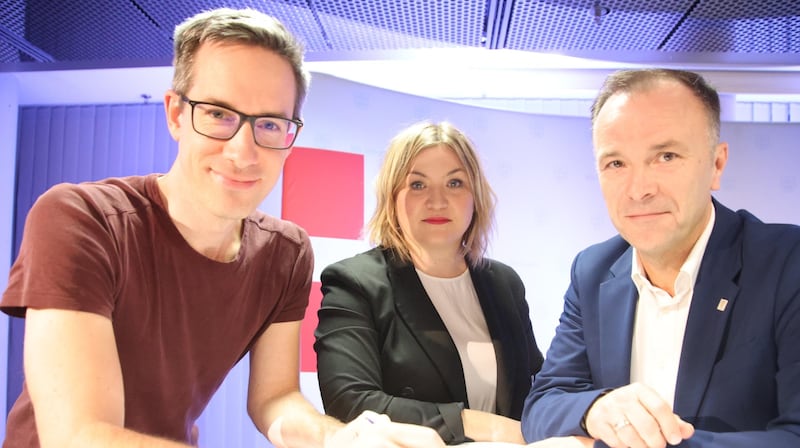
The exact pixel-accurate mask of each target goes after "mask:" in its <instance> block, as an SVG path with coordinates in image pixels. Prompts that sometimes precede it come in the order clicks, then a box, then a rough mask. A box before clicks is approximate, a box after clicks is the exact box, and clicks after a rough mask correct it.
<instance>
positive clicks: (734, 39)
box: [663, 0, 800, 63]
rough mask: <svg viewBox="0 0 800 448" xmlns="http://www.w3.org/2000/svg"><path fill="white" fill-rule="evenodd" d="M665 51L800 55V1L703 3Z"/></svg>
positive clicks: (693, 12)
mask: <svg viewBox="0 0 800 448" xmlns="http://www.w3.org/2000/svg"><path fill="white" fill-rule="evenodd" d="M663 49H664V50H665V51H714V52H734V53H800V1H798V0H761V1H749V2H742V1H713V2H712V1H705V2H699V3H698V5H697V7H695V8H694V9H693V10H692V12H691V14H689V15H688V17H687V19H686V22H685V23H684V24H683V26H681V27H680V28H679V29H677V30H676V32H675V35H674V36H673V37H672V39H670V40H669V41H668V42H667V43H666V45H664V48H663ZM797 61H798V63H800V54H798V59H797Z"/></svg>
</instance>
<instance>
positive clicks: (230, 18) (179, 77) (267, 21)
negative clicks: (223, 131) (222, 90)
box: [172, 8, 311, 119]
mask: <svg viewBox="0 0 800 448" xmlns="http://www.w3.org/2000/svg"><path fill="white" fill-rule="evenodd" d="M173 40H174V41H175V46H174V47H175V55H174V58H173V60H172V64H173V65H174V66H175V73H174V74H173V77H172V89H173V90H174V91H176V92H178V93H180V94H186V93H187V92H188V91H189V89H190V88H191V86H192V68H193V66H194V58H195V55H196V54H197V50H198V49H199V48H200V46H201V45H202V44H204V43H206V42H216V43H223V44H226V43H230V44H247V45H255V46H259V47H262V48H265V49H267V50H270V51H273V52H275V53H277V54H278V55H280V56H281V57H283V58H284V59H286V61H287V62H288V63H289V65H291V67H292V72H294V78H295V85H296V90H295V104H294V113H293V115H294V116H293V117H292V118H295V119H299V118H300V113H301V110H302V108H303V102H304V101H305V98H306V92H307V91H308V85H309V83H310V80H311V75H310V74H309V73H308V71H306V69H305V68H304V66H303V52H304V50H303V45H302V44H301V43H300V42H299V41H298V40H297V39H295V37H294V36H293V35H292V34H291V33H290V32H289V31H288V30H287V29H286V27H284V26H283V24H282V23H281V22H279V21H278V20H277V19H276V18H274V17H272V16H269V15H267V14H264V13H262V12H260V11H256V10H255V9H249V8H245V9H230V8H219V9H214V10H211V11H205V12H202V13H199V14H197V15H195V16H193V17H190V18H188V19H186V20H185V21H184V22H183V23H181V24H179V25H178V26H176V27H175V34H174V36H173ZM253 82H258V80H253Z"/></svg>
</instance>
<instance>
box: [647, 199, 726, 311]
mask: <svg viewBox="0 0 800 448" xmlns="http://www.w3.org/2000/svg"><path fill="white" fill-rule="evenodd" d="M716 215H717V213H716V210H715V209H714V205H713V204H712V205H711V217H710V218H709V219H708V223H706V228H705V229H704V230H703V233H701V234H700V238H698V239H697V242H695V243H694V246H693V247H692V250H691V251H689V256H688V257H686V260H685V261H684V262H683V265H682V266H681V269H680V271H679V272H678V276H677V277H676V278H675V285H674V291H675V297H681V296H683V295H685V294H686V293H687V292H689V291H691V290H692V289H693V288H694V284H695V281H696V280H697V274H698V272H700V263H701V262H702V261H703V254H704V253H705V251H706V246H708V240H709V238H711V230H712V229H713V228H714V221H715V220H716ZM632 252H633V255H632V256H633V260H632V262H631V280H633V283H634V284H635V285H636V289H637V290H639V295H640V296H641V291H642V288H653V285H652V284H651V283H650V280H648V279H647V276H646V275H645V274H644V270H643V269H642V263H641V262H640V261H639V257H638V255H637V251H636V248H635V247H634V248H633V251H632Z"/></svg>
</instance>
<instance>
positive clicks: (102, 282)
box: [0, 174, 313, 448]
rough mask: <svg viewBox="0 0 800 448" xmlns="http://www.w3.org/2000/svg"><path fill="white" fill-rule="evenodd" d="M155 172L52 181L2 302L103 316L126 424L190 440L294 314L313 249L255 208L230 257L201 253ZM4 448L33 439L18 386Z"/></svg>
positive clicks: (302, 300)
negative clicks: (233, 380)
mask: <svg viewBox="0 0 800 448" xmlns="http://www.w3.org/2000/svg"><path fill="white" fill-rule="evenodd" d="M156 178H157V175H155V174H154V175H149V176H145V177H127V178H114V179H106V180H104V181H100V182H91V183H83V184H78V185H75V184H60V185H56V186H54V187H53V188H52V189H50V190H49V191H47V192H46V193H44V194H43V195H42V196H41V197H40V198H39V199H38V200H37V201H36V203H35V204H34V206H33V207H32V208H31V210H30V212H29V214H28V218H27V221H26V224H25V233H24V236H23V240H22V246H21V248H20V252H19V256H18V257H17V260H16V262H15V263H14V265H13V266H12V268H11V274H10V277H9V282H8V288H7V290H6V291H5V293H4V295H3V298H2V302H0V309H2V311H4V312H6V313H8V314H11V315H14V316H24V315H25V309H26V308H27V307H33V308H57V309H66V310H78V311H86V312H91V313H97V314H100V315H102V316H105V317H107V318H109V319H111V320H112V322H113V327H114V335H115V337H116V343H117V350H118V352H119V357H120V364H121V367H122V375H123V381H124V387H125V426H126V427H127V428H131V429H133V430H136V431H139V432H143V433H147V434H152V435H156V436H161V437H166V438H169V439H173V440H181V441H187V442H188V441H189V440H190V430H191V427H192V425H193V424H194V421H195V420H196V419H197V418H198V417H199V416H200V414H201V413H202V411H203V409H204V408H205V406H206V405H207V404H208V401H209V400H210V399H211V396H212V395H213V394H214V392H215V391H216V390H217V388H218V387H219V386H220V384H221V383H222V381H223V379H224V378H225V376H226V375H227V373H228V371H230V369H231V368H232V367H233V366H234V365H235V364H236V362H237V361H239V359H241V358H242V357H243V356H244V355H245V354H246V353H247V351H248V350H249V349H250V347H251V345H252V344H253V343H254V342H255V340H256V338H257V337H258V336H259V335H260V334H261V333H262V332H263V331H264V329H265V328H266V327H267V326H268V325H269V324H270V323H272V322H286V321H297V320H301V319H302V318H303V315H304V312H305V308H306V305H307V304H308V294H309V290H310V285H311V275H312V270H313V254H312V250H311V245H310V242H309V239H308V235H307V234H306V233H305V231H304V230H303V229H301V228H300V227H298V226H297V225H295V224H292V223H290V222H287V221H282V220H280V219H277V218H273V217H270V216H267V215H265V214H263V213H261V212H258V211H257V212H255V213H253V214H252V215H251V216H249V217H248V218H246V219H245V220H244V226H243V231H242V232H243V233H242V245H241V248H240V250H239V254H238V256H237V258H236V259H235V260H234V261H232V262H229V263H221V262H217V261H214V260H211V259H209V258H207V257H205V256H203V255H201V254H200V253H198V252H196V251H195V250H194V249H192V248H191V247H190V246H189V244H188V243H187V242H186V241H185V240H184V239H183V237H182V236H181V234H180V233H179V232H178V230H177V228H176V227H175V225H174V224H173V222H172V221H171V219H170V218H169V216H168V214H167V211H166V206H165V204H164V202H163V200H162V198H161V195H160V193H159V191H158V187H157V185H156ZM53 374H54V375H57V374H58V372H53ZM4 446H7V447H26V448H30V447H36V446H39V443H38V438H37V436H36V428H35V422H34V417H33V408H32V406H31V403H30V397H29V395H28V392H27V388H25V387H24V386H23V391H22V394H21V395H20V397H19V399H18V400H17V402H16V403H15V404H14V407H13V408H12V409H11V412H10V413H9V416H8V422H7V427H6V441H5V445H4Z"/></svg>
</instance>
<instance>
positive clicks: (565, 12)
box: [506, 0, 692, 51]
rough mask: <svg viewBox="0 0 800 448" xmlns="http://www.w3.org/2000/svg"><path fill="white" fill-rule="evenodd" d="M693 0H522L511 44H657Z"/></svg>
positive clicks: (549, 47) (544, 47) (536, 47)
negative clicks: (598, 3) (599, 2)
mask: <svg viewBox="0 0 800 448" xmlns="http://www.w3.org/2000/svg"><path fill="white" fill-rule="evenodd" d="M691 4H692V0H657V1H649V2H646V1H640V0H624V1H619V0H617V1H613V0H608V1H605V2H603V5H604V7H605V8H607V9H605V10H603V9H602V7H601V10H600V11H599V13H600V17H599V19H600V20H599V21H597V20H596V17H595V8H594V6H593V4H592V2H588V1H550V2H542V1H533V0H522V1H521V0H517V1H516V2H515V3H514V12H513V16H512V21H511V25H510V26H509V34H508V40H507V41H506V47H507V48H510V49H514V50H528V51H553V50H556V51H558V50H621V51H626V50H637V51H641V50H653V49H656V48H658V46H659V44H660V43H661V41H662V40H664V38H665V36H667V35H668V34H669V33H670V31H671V30H672V29H673V28H674V27H676V26H677V24H678V23H679V21H680V18H681V15H682V14H683V13H684V11H685V10H686V9H687V8H689V7H690V6H691Z"/></svg>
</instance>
